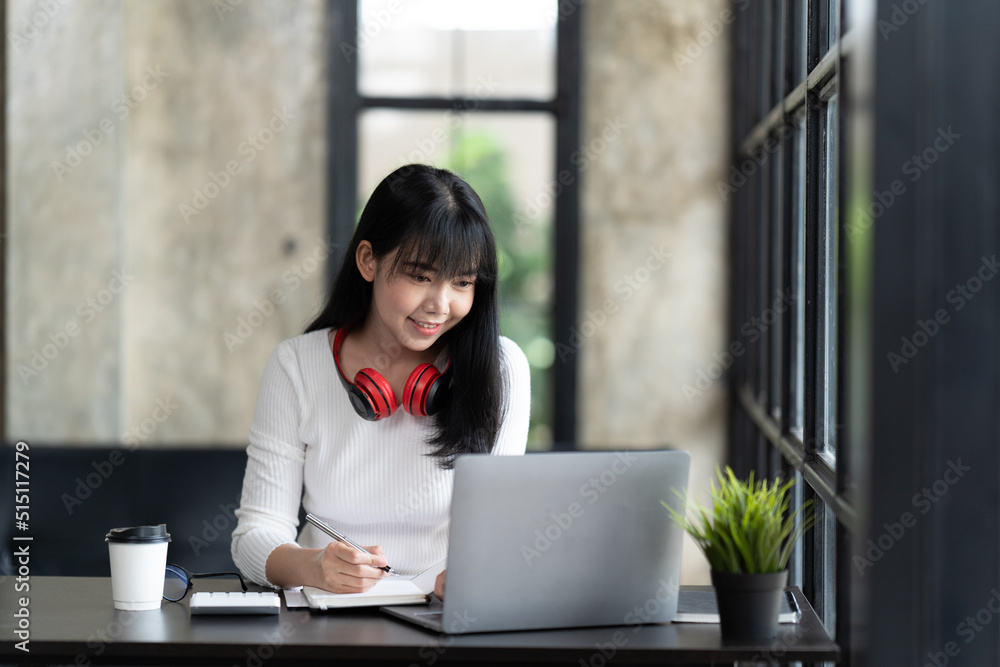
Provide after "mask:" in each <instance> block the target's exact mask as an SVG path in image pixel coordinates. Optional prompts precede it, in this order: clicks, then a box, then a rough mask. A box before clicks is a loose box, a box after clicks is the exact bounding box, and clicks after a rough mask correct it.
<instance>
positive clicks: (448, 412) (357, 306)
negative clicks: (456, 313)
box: [306, 164, 506, 469]
mask: <svg viewBox="0 0 1000 667" xmlns="http://www.w3.org/2000/svg"><path fill="white" fill-rule="evenodd" d="M362 241H368V242H369V243H371V245H372V254H373V255H374V256H375V258H376V259H381V258H383V257H385V256H387V255H388V254H389V253H391V252H392V251H394V250H397V249H398V251H399V252H397V253H396V256H395V257H394V259H393V263H392V266H390V267H389V275H390V276H391V275H394V274H395V273H396V272H397V270H398V269H399V268H400V267H402V266H403V265H404V264H405V263H408V262H416V263H417V264H421V265H426V266H434V267H437V268H438V275H439V276H440V277H441V278H443V279H446V280H448V279H451V278H455V277H458V276H466V275H475V276H476V281H475V285H476V286H475V293H474V298H473V302H472V308H471V310H470V311H469V313H468V314H467V315H466V316H465V317H464V318H462V320H461V322H459V323H458V324H457V325H456V326H455V327H454V328H453V329H451V330H450V331H448V332H447V333H446V334H444V338H443V339H444V341H445V343H446V345H447V347H448V352H449V355H450V357H451V375H452V383H451V396H450V400H449V401H447V402H446V403H445V405H444V406H443V407H442V408H441V409H440V411H439V412H438V413H437V414H436V415H434V417H433V418H434V419H435V421H436V427H437V432H436V434H435V435H434V436H433V437H431V438H430V439H429V441H428V443H429V444H430V445H432V446H433V447H435V449H434V450H433V451H432V452H431V455H432V456H435V457H437V458H438V464H439V465H440V466H441V467H442V468H445V469H447V468H451V467H452V466H453V465H454V461H455V457H456V456H457V455H458V454H464V453H487V452H490V451H492V450H493V446H494V444H495V443H496V437H497V432H498V431H499V429H500V422H501V420H502V419H503V414H502V413H503V396H504V392H505V389H506V388H505V387H504V386H503V385H504V379H503V374H502V373H501V371H500V323H499V315H498V296H497V283H498V270H497V249H496V241H495V240H494V238H493V230H492V229H491V228H490V223H489V220H488V219H487V216H486V210H485V208H484V207H483V202H482V201H481V200H480V199H479V195H477V194H476V192H475V191H474V190H473V189H472V187H471V186H469V184H468V183H466V182H465V181H464V180H462V179H461V178H459V177H458V176H456V175H455V174H453V173H451V172H450V171H447V170H445V169H437V168H435V167H430V166H427V165H422V164H411V165H405V166H403V167H400V168H399V169H397V170H396V171H394V172H392V173H391V174H389V175H388V176H386V177H385V178H384V179H383V180H382V182H381V183H379V185H378V187H376V188H375V191H374V192H373V193H372V196H371V198H370V199H369V200H368V203H367V204H366V205H365V208H364V210H363V211H362V212H361V218H360V220H359V221H358V226H357V229H355V231H354V236H353V237H352V238H351V243H350V246H349V247H348V248H347V252H346V255H345V257H344V261H343V263H342V264H341V266H340V271H339V272H338V274H337V277H336V279H335V281H334V284H333V289H332V290H331V292H330V299H329V300H328V301H327V303H326V306H325V307H324V308H323V311H322V312H321V313H320V314H319V316H317V317H316V319H315V320H313V321H312V323H311V324H309V326H308V327H306V333H309V332H311V331H317V330H320V329H325V328H327V327H333V328H340V327H343V326H350V325H352V324H354V323H355V322H360V321H363V320H364V318H366V317H367V316H368V312H369V309H370V308H371V303H372V284H371V283H369V282H368V281H366V280H365V279H364V278H363V277H362V276H361V272H360V271H359V270H358V267H357V264H356V262H355V256H356V253H357V249H358V246H359V245H360V243H361V242H362Z"/></svg>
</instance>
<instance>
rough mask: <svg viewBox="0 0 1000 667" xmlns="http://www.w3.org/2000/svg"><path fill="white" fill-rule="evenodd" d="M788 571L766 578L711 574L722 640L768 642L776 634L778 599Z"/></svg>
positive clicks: (720, 573)
mask: <svg viewBox="0 0 1000 667" xmlns="http://www.w3.org/2000/svg"><path fill="white" fill-rule="evenodd" d="M787 582H788V570H782V571H781V572H773V573H768V574H728V573H725V572H716V571H715V570H712V585H713V586H715V599H716V602H717V604H718V605H719V622H720V624H721V626H722V638H723V639H724V640H740V641H741V640H762V639H764V640H767V639H774V638H775V637H776V636H777V634H778V614H779V612H780V611H781V595H782V593H783V592H784V590H785V584H786V583H787Z"/></svg>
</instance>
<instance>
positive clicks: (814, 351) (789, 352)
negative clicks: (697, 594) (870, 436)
mask: <svg viewBox="0 0 1000 667" xmlns="http://www.w3.org/2000/svg"><path fill="white" fill-rule="evenodd" d="M843 5H844V2H838V1H837V0H808V2H807V3H801V4H800V3H798V2H796V0H779V1H778V2H775V3H754V4H751V5H748V6H747V8H746V9H745V10H742V11H741V12H740V13H738V14H737V21H736V23H735V30H734V40H733V47H734V48H733V70H732V71H733V116H732V132H733V139H734V141H733V145H734V152H733V162H732V163H733V164H734V165H736V167H737V169H739V168H740V166H741V165H743V164H745V162H746V161H748V160H749V161H752V162H755V163H759V160H760V158H761V157H762V156H763V159H764V160H768V161H769V160H776V161H778V162H780V166H778V167H777V169H778V170H780V173H781V179H780V183H779V184H775V183H774V182H773V173H774V171H775V167H774V165H773V164H758V166H760V167H761V169H759V170H757V173H756V174H754V175H751V176H748V178H747V181H746V183H745V185H744V186H743V187H742V188H741V189H739V190H738V191H737V192H736V193H735V195H734V196H733V198H732V200H731V202H730V204H731V248H732V251H731V266H732V267H733V279H732V281H731V285H732V291H731V306H730V318H731V321H730V332H731V336H732V340H742V341H745V342H747V339H746V336H745V333H744V331H743V327H744V325H745V324H746V323H747V322H752V321H753V319H752V318H754V317H755V316H756V317H762V313H765V312H766V310H767V309H769V308H771V306H772V303H771V302H772V301H773V300H774V298H775V296H776V295H780V294H781V293H782V291H786V293H787V294H789V295H790V297H791V299H790V300H791V301H792V305H791V306H790V307H789V308H787V309H786V310H784V312H780V313H779V314H778V317H777V320H776V321H775V323H774V325H773V326H771V327H768V328H767V329H766V330H765V331H763V332H762V335H761V337H760V340H759V341H757V342H756V344H750V345H748V346H747V347H748V353H747V354H746V355H745V356H744V357H743V358H741V359H739V360H738V361H737V363H736V364H734V367H733V369H732V373H731V376H730V385H731V387H730V388H731V392H732V396H733V400H732V401H731V402H730V414H729V419H730V424H729V433H730V461H731V463H732V465H733V467H734V468H735V469H736V471H737V472H738V473H739V474H743V475H746V474H749V472H751V471H755V472H756V474H757V476H758V477H772V478H773V477H776V476H778V475H781V476H783V477H786V478H792V477H797V478H799V479H800V480H801V485H800V486H801V489H799V492H797V494H796V499H797V500H796V501H795V503H794V505H795V506H796V507H798V506H799V505H800V504H801V503H802V502H804V501H811V502H812V503H813V504H814V505H815V510H816V513H817V524H816V527H815V528H814V529H813V530H812V531H810V532H809V533H808V534H807V535H806V537H805V539H804V540H803V541H802V543H801V545H800V546H798V547H797V548H796V555H795V556H794V558H793V562H792V563H791V569H792V572H791V577H792V578H791V581H792V582H794V583H796V584H798V585H800V586H802V589H803V592H804V593H805V594H806V597H807V598H809V600H810V601H811V603H812V604H813V606H814V607H815V608H816V609H817V612H819V614H820V616H821V618H823V619H824V622H825V623H826V624H827V629H828V630H829V631H830V632H831V634H833V635H834V636H835V637H836V638H837V639H838V641H840V642H841V644H842V647H843V646H844V642H845V641H849V632H850V628H849V622H848V621H849V608H850V585H851V582H850V577H849V576H845V572H846V570H845V567H850V563H849V553H850V549H849V546H850V541H849V540H850V535H851V533H857V531H858V530H859V528H860V522H859V516H858V511H857V508H856V503H855V502H854V498H853V497H852V492H851V490H850V484H849V475H848V470H849V469H850V468H849V464H850V460H849V459H850V452H849V448H848V447H847V446H846V445H844V444H843V440H844V438H845V437H846V436H845V435H844V433H845V431H844V430H843V429H842V426H843V425H844V424H845V416H844V415H845V410H844V403H843V393H844V384H845V379H844V375H845V374H844V373H842V372H840V369H843V368H844V363H845V346H844V339H845V334H844V329H845V327H844V326H843V323H844V321H845V320H844V314H845V309H846V306H845V289H844V285H845V261H844V253H843V252H842V250H843V249H844V248H845V245H844V243H845V226H844V189H845V181H844V160H843V146H844V145H845V138H844V104H843V97H842V95H841V91H842V90H843V88H844V82H843V74H842V72H843V71H844V69H845V68H844V62H845V60H846V59H847V58H850V51H851V48H850V45H851V43H852V41H853V39H852V35H850V34H844V33H843V26H844V25H845V23H844V20H843V11H844V7H843ZM802 6H805V7H807V10H806V13H807V16H806V17H805V21H804V29H805V34H804V35H803V34H797V33H796V30H797V28H798V27H799V25H800V24H799V23H798V22H797V20H798V19H799V18H800V16H799V15H800V12H801V7H802ZM833 12H837V13H839V16H840V18H839V19H837V15H836V14H834V13H833ZM831 18H833V19H834V21H835V24H836V25H835V26H834V27H835V28H836V29H837V33H838V34H837V39H836V40H834V41H832V43H830V42H831V37H830V33H831V29H832V28H831ZM765 22H770V25H769V26H764V25H762V24H764V23H765ZM775 33H778V34H781V35H782V36H783V38H782V39H781V40H777V39H774V38H773V36H774V34H775ZM803 40H804V41H805V46H806V48H805V72H804V73H803V74H802V76H801V77H799V78H796V76H797V71H798V70H799V69H800V65H798V63H797V62H796V60H797V57H800V56H799V52H797V51H796V49H797V48H800V47H801V46H802V41H803ZM765 44H771V45H773V46H772V49H773V52H771V53H767V54H765V53H764V49H763V48H762V47H763V46H764V45H765ZM827 44H829V49H828V50H825V51H824V50H823V49H824V47H826V46H827ZM775 80H779V81H781V82H782V85H781V90H780V91H778V95H777V97H776V99H775V94H774V89H773V86H772V85H771V84H772V83H773V82H774V81H775ZM834 95H836V96H838V103H837V104H836V107H835V113H836V117H835V119H834V121H833V122H834V123H835V124H836V130H837V135H836V137H835V139H836V144H835V146H834V150H835V151H836V152H835V154H834V155H833V156H832V157H833V159H834V160H835V163H834V165H833V167H834V171H833V172H830V174H829V175H832V176H833V178H834V179H835V180H834V181H833V182H828V180H827V176H828V169H827V167H828V164H827V161H828V159H830V156H828V155H827V153H826V148H827V146H826V145H825V142H826V141H827V136H826V135H827V127H826V122H827V111H828V110H829V109H830V107H829V106H828V101H829V99H830V98H831V97H832V96H834ZM764 100H770V101H771V102H772V103H771V104H769V105H765V104H763V103H762V102H763V101H764ZM802 115H804V116H805V127H804V130H805V161H804V162H805V163H804V165H803V167H804V171H805V197H804V213H803V216H804V217H803V219H802V221H801V230H800V232H801V234H802V235H803V237H804V238H803V239H802V240H801V241H800V242H801V243H802V247H803V252H804V256H803V263H804V271H805V285H804V293H802V294H799V293H798V288H797V287H796V266H795V263H794V261H793V260H794V257H795V248H794V247H793V241H795V240H796V239H797V238H799V236H798V234H797V233H796V229H795V225H796V222H797V216H799V215H800V214H799V213H798V212H797V210H796V206H798V205H799V203H798V198H797V196H796V192H795V190H796V186H797V184H799V185H800V184H801V181H799V180H797V175H796V173H795V171H794V169H795V167H796V166H797V161H796V155H795V153H796V150H797V147H796V141H797V136H796V133H795V128H797V127H798V121H799V118H801V116H802ZM821 123H823V127H820V124H821ZM768 147H771V148H770V150H769V151H768V150H763V151H762V149H767V148H768ZM755 156H756V157H755ZM763 171H767V172H768V174H767V175H764V176H761V175H760V172H763ZM830 187H833V188H834V190H833V191H832V192H831V193H832V194H834V195H835V197H836V202H835V204H836V205H835V206H833V209H834V210H835V212H836V217H837V219H836V220H831V221H827V220H826V218H827V214H828V201H827V194H828V190H829V188H830ZM768 199H770V201H768ZM756 215H762V216H763V218H764V219H762V220H756V219H755V216H756ZM824 228H825V229H824ZM825 230H829V231H830V232H831V233H830V234H828V235H827V238H828V239H829V240H830V241H832V242H833V244H834V245H835V248H839V249H840V250H841V252H835V253H834V254H833V255H832V258H833V265H832V266H831V267H830V268H831V269H832V271H833V277H834V280H833V284H832V287H833V290H832V292H831V294H829V298H830V299H831V301H829V302H828V301H827V300H826V299H825V298H824V297H826V296H827V295H826V294H825V284H826V274H822V275H821V274H820V272H819V271H820V268H821V267H822V266H823V263H822V262H820V259H821V256H825V255H828V254H829V253H828V248H827V247H826V245H825V244H824V234H823V232H824V231H825ZM762 248H769V249H771V253H770V256H768V254H767V253H766V252H762V251H761V249H762ZM776 253H777V254H778V256H775V254H776ZM758 262H759V263H758ZM776 277H777V279H776ZM800 299H801V301H802V303H803V305H804V310H805V318H804V319H805V322H804V330H803V331H802V332H799V331H798V328H797V326H796V324H795V318H796V309H795V305H794V304H795V303H797V302H799V300H800ZM829 303H832V312H831V309H830V306H828V304H829ZM774 309H775V310H777V308H774ZM827 314H829V315H830V316H831V317H832V318H833V319H834V320H835V325H836V326H835V328H834V329H833V331H832V333H833V341H834V346H835V347H834V349H833V350H832V353H833V363H834V367H835V368H836V369H838V372H837V375H836V377H835V378H834V382H833V383H832V384H830V385H829V386H827V385H825V384H824V377H823V368H824V362H825V357H826V354H827V349H826V348H825V346H824V343H825V341H826V339H827V336H826V329H825V328H824V327H825V326H826V324H827ZM799 335H801V336H803V338H804V355H803V359H802V361H803V364H802V367H801V368H798V362H797V361H796V358H795V350H796V344H797V337H798V336H799ZM775 351H780V352H778V354H780V358H777V359H775V358H773V357H774V356H775ZM762 366H763V369H764V370H762ZM796 372H798V373H801V381H802V393H803V396H802V432H801V435H798V434H797V433H796V431H797V429H796V428H794V426H795V425H794V424H793V420H794V415H795V407H794V405H793V402H794V401H795V399H796V390H795V387H794V374H795V373H796ZM778 397H780V398H779V400H777V401H776V398H778ZM821 407H822V408H823V409H820V408H821ZM829 407H832V409H833V411H832V413H831V414H830V415H829V421H831V422H832V423H833V425H834V426H833V428H832V432H833V433H834V434H836V435H838V436H839V437H838V438H837V440H839V441H841V442H839V443H838V446H837V448H836V457H835V458H832V459H831V458H827V457H826V456H824V453H823V449H824V447H823V445H824V443H823V440H822V438H823V435H824V419H825V417H826V410H827V408H829ZM793 509H794V508H793Z"/></svg>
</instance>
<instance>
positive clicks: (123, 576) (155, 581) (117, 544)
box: [105, 523, 170, 611]
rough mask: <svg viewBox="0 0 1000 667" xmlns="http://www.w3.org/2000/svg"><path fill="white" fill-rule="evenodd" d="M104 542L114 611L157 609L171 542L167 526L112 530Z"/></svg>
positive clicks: (161, 593)
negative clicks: (106, 548) (107, 556)
mask: <svg viewBox="0 0 1000 667" xmlns="http://www.w3.org/2000/svg"><path fill="white" fill-rule="evenodd" d="M105 540H106V541H107V543H108V555H109V556H110V558H111V597H112V599H113V600H114V602H115V609H123V610H127V611H143V610H149V609H159V608H160V601H161V600H162V598H163V575H164V572H165V570H166V566H167V544H168V543H169V542H170V534H169V533H167V527H166V525H165V524H162V523H161V524H160V525H158V526H135V527H133V528H112V529H111V531H110V532H108V534H107V536H106V537H105Z"/></svg>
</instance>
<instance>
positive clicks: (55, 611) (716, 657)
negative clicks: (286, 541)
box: [0, 577, 840, 667]
mask: <svg viewBox="0 0 1000 667" xmlns="http://www.w3.org/2000/svg"><path fill="white" fill-rule="evenodd" d="M206 581H207V580H199V581H198V582H197V583H199V584H200V589H201V590H206V589H207V590H227V589H229V585H228V582H225V580H221V579H220V580H214V581H208V583H207V584H206V583H205V582H206ZM14 584H15V579H14V577H7V578H6V580H4V581H0V590H2V595H0V664H35V665H37V664H60V665H76V667H89V666H90V665H94V664H132V665H135V664H160V665H164V664H172V665H196V664H200V665H226V667H232V666H235V667H264V666H265V665H266V666H267V667H272V666H273V667H277V666H278V665H284V664H292V663H298V664H305V663H319V662H324V663H330V662H331V661H335V662H336V663H337V664H338V665H340V664H364V665H408V666H409V665H418V666H421V667H423V666H426V667H430V666H431V665H435V664H444V665H448V664H452V665H454V664H484V663H486V664H494V665H496V664H505V663H508V664H517V665H526V664H527V665H530V664H546V665H554V664H565V665H574V666H575V667H580V666H581V665H582V666H583V667H588V666H589V667H603V666H604V665H605V664H607V663H608V661H609V658H611V657H612V656H613V657H614V661H613V662H612V663H611V664H614V665H628V664H634V665H650V664H692V665H693V664H713V663H715V664H729V665H731V664H732V663H733V661H735V660H750V659H753V658H754V657H756V658H757V659H761V660H766V659H772V660H775V661H778V662H787V661H792V660H801V661H805V662H807V663H808V662H814V661H815V662H821V661H836V660H838V659H839V655H840V651H839V649H838V647H837V645H836V644H835V643H834V642H832V641H831V640H830V638H829V637H828V636H827V634H826V632H825V630H824V629H823V626H822V624H821V623H820V622H819V619H818V618H817V617H816V614H815V613H814V612H813V610H812V608H811V607H810V606H809V605H808V603H806V601H805V599H804V598H803V597H802V594H801V592H799V591H798V590H796V591H795V594H796V596H797V598H798V600H799V604H800V605H801V606H802V608H803V618H802V622H801V623H799V624H797V625H785V626H782V628H781V630H779V633H778V639H777V641H775V642H774V643H773V644H771V645H734V646H728V645H723V644H722V643H721V641H720V637H719V626H718V625H705V624H669V623H667V624H660V625H645V626H640V627H632V626H619V627H603V628H580V629H572V630H546V631H535V632H503V633H484V634H476V635H462V636H449V635H438V634H436V633H433V632H429V631H425V630H422V629H420V628H418V627H415V626H410V625H409V624H406V623H404V622H402V621H398V620H394V619H392V618H390V617H388V616H385V615H384V614H380V613H379V612H378V611H377V610H374V609H369V610H358V609H355V610H341V611H339V612H332V613H323V614H319V613H313V612H310V611H306V610H297V609H292V610H289V609H287V608H284V607H282V610H281V613H280V614H279V615H277V616H215V617H213V616H195V617H191V615H190V613H189V610H188V607H187V604H186V602H182V603H167V602H164V603H163V605H162V607H161V608H160V609H159V610H155V611H142V612H126V611H117V610H115V609H114V606H113V605H112V602H111V580H110V579H107V578H102V577H32V578H31V580H30V586H31V588H30V591H29V592H27V594H25V593H23V592H22V593H17V592H15V589H14ZM195 590H198V588H196V589H195ZM23 596H27V597H29V598H30V602H29V605H28V610H29V619H30V627H29V630H30V633H31V635H30V641H29V644H28V647H29V648H30V653H24V652H22V651H20V650H18V649H16V648H15V646H14V645H15V642H17V641H19V639H18V637H17V636H16V635H15V633H14V631H15V630H16V629H17V623H18V619H17V618H16V617H15V616H14V614H15V613H16V612H17V611H18V609H19V602H18V598H20V597H23ZM188 599H189V598H188Z"/></svg>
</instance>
